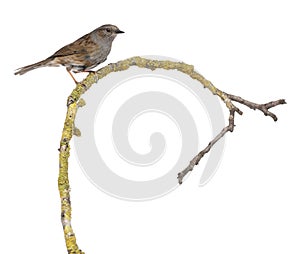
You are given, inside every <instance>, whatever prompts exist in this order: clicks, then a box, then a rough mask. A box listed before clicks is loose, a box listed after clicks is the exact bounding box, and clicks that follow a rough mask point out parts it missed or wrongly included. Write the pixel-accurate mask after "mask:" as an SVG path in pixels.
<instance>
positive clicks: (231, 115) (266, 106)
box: [177, 93, 286, 184]
mask: <svg viewBox="0 0 300 254" xmlns="http://www.w3.org/2000/svg"><path fill="white" fill-rule="evenodd" d="M224 94H226V96H227V97H228V99H229V100H232V101H236V102H239V103H241V104H243V105H245V106H247V107H249V108H251V109H253V110H256V109H258V110H260V111H262V112H263V113H264V114H265V116H270V117H272V118H273V120H274V121H277V116H276V115H275V114H273V113H272V112H270V111H269V109H270V108H273V107H275V106H278V105H281V104H286V102H285V100H283V99H280V100H277V101H271V102H268V103H265V104H257V103H254V102H251V101H247V100H245V99H243V98H242V97H240V96H235V95H232V94H227V93H224ZM235 112H238V113H239V114H240V115H242V114H243V112H242V111H241V110H240V109H239V108H237V107H236V106H234V107H233V109H230V110H229V124H228V126H226V127H225V128H223V129H222V131H221V132H220V133H219V134H218V135H217V136H216V137H215V138H214V139H213V140H212V141H210V142H209V144H208V145H207V147H205V148H204V149H203V150H202V151H200V152H199V153H198V154H197V155H196V156H195V157H194V158H193V159H192V160H191V161H190V164H189V165H188V166H187V167H186V168H185V169H184V170H182V171H181V172H179V173H178V176H177V179H178V183H179V184H182V180H183V178H184V177H185V176H186V174H187V173H188V172H190V171H192V170H193V169H194V167H195V165H198V163H199V161H200V160H201V159H202V157H203V156H204V155H205V154H206V153H208V152H209V151H210V149H211V148H212V147H213V145H214V144H215V143H216V142H217V141H218V140H219V139H221V138H222V137H223V136H224V135H225V133H226V132H228V131H230V132H233V129H234V126H235V125H234V113H235Z"/></svg>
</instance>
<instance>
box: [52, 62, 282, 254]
mask: <svg viewBox="0 0 300 254" xmlns="http://www.w3.org/2000/svg"><path fill="white" fill-rule="evenodd" d="M130 66H137V67H139V68H147V69H150V70H155V69H158V68H161V69H165V70H177V71H180V72H182V73H185V74H186V75H188V76H190V77H191V78H192V79H195V80H198V81H199V82H200V83H201V84H202V85H203V87H204V88H208V89H209V91H210V92H211V93H212V94H214V95H217V96H218V97H219V98H221V100H222V101H223V102H224V103H225V105H226V107H227V108H228V110H229V119H228V126H226V127H225V128H223V129H222V131H221V132H220V133H219V134H218V135H217V136H216V137H215V138H214V139H213V140H212V141H211V142H210V143H209V144H208V145H207V147H206V148H205V149H203V150H202V151H201V152H200V153H199V154H198V155H197V156H195V158H193V160H192V161H191V162H190V164H189V166H188V167H187V168H186V169H184V170H183V171H182V172H180V173H179V174H178V181H179V183H182V180H183V178H184V176H185V175H186V174H187V173H188V172H189V171H192V170H193V168H194V166H195V165H197V164H198V163H199V161H200V160H201V158H202V157H203V156H204V155H205V154H206V153H208V152H209V151H210V149H211V148H212V147H213V146H214V144H215V143H216V142H217V141H218V140H220V139H221V138H222V137H223V136H224V135H225V134H226V133H227V132H228V131H230V132H232V131H233V129H234V115H235V112H237V113H238V114H240V115H242V114H243V112H242V111H241V110H240V109H239V108H237V107H236V106H235V105H234V104H233V103H232V101H235V102H239V103H241V104H244V105H246V106H248V107H249V108H252V109H259V110H260V111H262V112H263V113H264V114H265V115H267V116H270V117H272V118H273V119H274V120H275V121H276V120H277V117H276V115H274V114H273V113H271V112H269V109H270V108H272V107H275V106H277V105H280V104H284V103H285V101H284V100H278V101H272V102H269V103H266V104H256V103H253V102H250V101H247V100H244V99H242V98H241V97H238V96H234V95H231V94H227V93H224V92H222V91H221V90H219V89H218V88H216V87H215V86H214V85H213V84H212V83H211V82H210V81H209V80H207V79H205V78H204V77H203V76H202V75H201V74H199V73H198V72H196V71H195V70H194V67H193V66H192V65H188V64H185V63H180V62H172V61H158V60H151V59H145V58H142V57H132V58H128V59H125V60H123V61H119V62H117V63H112V64H109V65H107V66H105V67H103V68H101V69H100V70H98V71H97V72H95V73H90V74H89V75H88V76H87V78H86V79H84V80H83V81H82V82H80V83H78V84H77V85H76V87H75V88H74V90H73V91H72V93H71V94H70V96H69V97H68V100H67V114H66V119H65V122H64V128H63V131H62V137H61V141H60V148H59V176H58V188H59V193H60V199H61V222H62V226H63V229H64V237H65V242H66V247H67V250H68V254H83V253H84V252H83V251H81V250H80V249H79V248H78V246H77V243H76V237H75V234H74V232H73V229H72V226H71V210H72V209H71V199H70V184H69V177H68V159H69V156H70V141H71V139H72V136H73V135H80V130H79V129H77V128H76V127H75V126H74V121H75V117H76V113H77V109H78V107H81V106H84V104H85V103H84V101H83V100H82V99H81V100H80V97H81V96H82V94H84V93H85V92H86V91H87V90H88V89H89V88H90V87H91V86H92V85H93V84H94V83H95V81H98V80H100V79H101V78H103V77H105V76H107V75H108V74H110V73H112V72H118V71H125V70H127V69H128V68H130Z"/></svg>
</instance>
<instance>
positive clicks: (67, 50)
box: [50, 34, 89, 58]
mask: <svg viewBox="0 0 300 254" xmlns="http://www.w3.org/2000/svg"><path fill="white" fill-rule="evenodd" d="M88 36H89V34H86V35H84V36H82V37H81V38H79V39H78V40H76V41H74V42H72V43H70V44H68V45H66V46H64V47H62V48H61V49H59V50H58V51H56V52H55V53H54V54H53V55H52V56H50V57H51V58H55V57H63V56H69V55H74V54H87V50H86V45H85V44H86V40H87V37H88Z"/></svg>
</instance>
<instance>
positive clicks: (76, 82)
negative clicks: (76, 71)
mask: <svg viewBox="0 0 300 254" xmlns="http://www.w3.org/2000/svg"><path fill="white" fill-rule="evenodd" d="M66 70H67V72H68V73H69V74H70V76H71V78H72V79H73V80H74V82H75V84H76V85H77V84H78V83H79V82H78V81H77V80H76V79H75V78H74V76H73V75H72V73H71V71H70V70H69V69H68V68H66Z"/></svg>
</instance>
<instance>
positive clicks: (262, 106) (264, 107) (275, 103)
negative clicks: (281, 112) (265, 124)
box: [226, 93, 286, 121]
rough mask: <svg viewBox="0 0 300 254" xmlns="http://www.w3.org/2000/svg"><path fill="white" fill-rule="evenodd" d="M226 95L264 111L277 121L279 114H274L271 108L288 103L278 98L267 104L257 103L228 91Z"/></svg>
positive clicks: (254, 108)
mask: <svg viewBox="0 0 300 254" xmlns="http://www.w3.org/2000/svg"><path fill="white" fill-rule="evenodd" d="M226 95H227V97H228V98H229V99H230V100H232V101H236V102H238V103H241V104H243V105H245V106H247V107H249V108H251V109H253V110H256V109H258V110H260V111H261V112H263V113H264V114H265V116H270V117H272V118H273V120H274V121H277V116H276V115H275V114H273V113H272V112H270V111H269V109H270V108H273V107H276V106H278V105H281V104H286V101H285V100H283V99H281V100H277V101H270V102H268V103H265V104H257V103H254V102H251V101H247V100H245V99H243V98H242V97H240V96H235V95H232V94H228V93H226Z"/></svg>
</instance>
